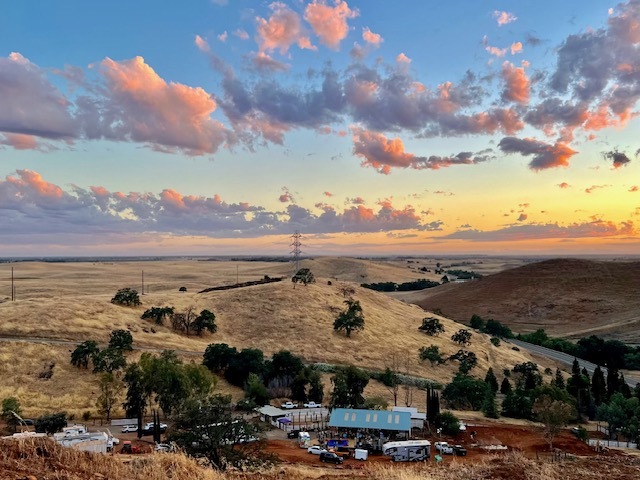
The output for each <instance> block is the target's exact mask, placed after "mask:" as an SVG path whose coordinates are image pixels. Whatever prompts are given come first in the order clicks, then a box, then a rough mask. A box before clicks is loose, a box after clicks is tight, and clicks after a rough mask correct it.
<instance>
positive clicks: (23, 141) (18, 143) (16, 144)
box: [0, 133, 38, 150]
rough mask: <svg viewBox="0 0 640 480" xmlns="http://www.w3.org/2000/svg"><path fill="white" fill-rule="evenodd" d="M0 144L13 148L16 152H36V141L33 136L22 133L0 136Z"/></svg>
mask: <svg viewBox="0 0 640 480" xmlns="http://www.w3.org/2000/svg"><path fill="white" fill-rule="evenodd" d="M0 144H2V145H7V146H9V147H13V148H15V149H16V150H37V149H38V140H37V139H36V137H34V136H33V135H25V134H23V133H4V134H0Z"/></svg>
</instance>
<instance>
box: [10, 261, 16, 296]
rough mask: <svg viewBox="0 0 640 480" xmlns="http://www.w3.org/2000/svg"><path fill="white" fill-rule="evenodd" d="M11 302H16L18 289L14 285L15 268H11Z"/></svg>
mask: <svg viewBox="0 0 640 480" xmlns="http://www.w3.org/2000/svg"><path fill="white" fill-rule="evenodd" d="M11 301H12V302H15V301H16V287H15V286H14V284H13V267H11Z"/></svg>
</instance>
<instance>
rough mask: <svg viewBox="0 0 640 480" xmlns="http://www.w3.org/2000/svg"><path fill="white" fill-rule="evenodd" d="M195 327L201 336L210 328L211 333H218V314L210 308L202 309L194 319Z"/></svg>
mask: <svg viewBox="0 0 640 480" xmlns="http://www.w3.org/2000/svg"><path fill="white" fill-rule="evenodd" d="M193 329H194V330H195V332H196V335H198V336H199V337H200V336H201V335H202V332H204V331H205V330H209V331H210V332H211V333H216V332H217V331H218V326H217V325H216V316H215V315H214V313H213V312H210V311H209V310H202V311H201V312H200V315H198V316H197V317H196V318H195V320H194V321H193Z"/></svg>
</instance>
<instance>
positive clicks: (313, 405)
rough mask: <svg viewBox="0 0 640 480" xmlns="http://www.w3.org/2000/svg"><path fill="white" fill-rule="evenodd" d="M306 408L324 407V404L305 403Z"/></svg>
mask: <svg viewBox="0 0 640 480" xmlns="http://www.w3.org/2000/svg"><path fill="white" fill-rule="evenodd" d="M304 408H322V405H320V404H319V403H316V402H309V403H305V404H304Z"/></svg>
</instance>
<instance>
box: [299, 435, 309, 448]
mask: <svg viewBox="0 0 640 480" xmlns="http://www.w3.org/2000/svg"><path fill="white" fill-rule="evenodd" d="M310 445H311V435H309V432H298V446H299V447H300V448H308V447H309V446H310Z"/></svg>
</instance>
